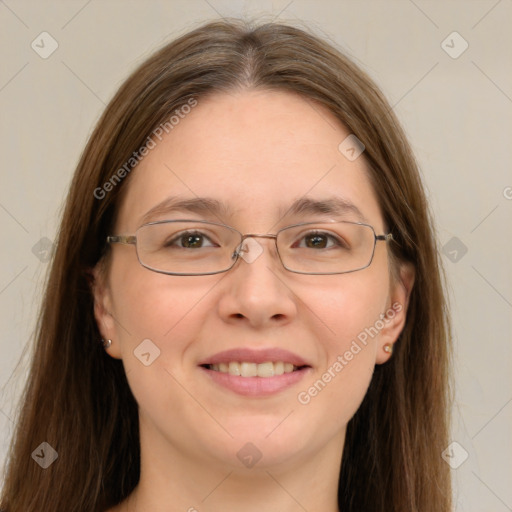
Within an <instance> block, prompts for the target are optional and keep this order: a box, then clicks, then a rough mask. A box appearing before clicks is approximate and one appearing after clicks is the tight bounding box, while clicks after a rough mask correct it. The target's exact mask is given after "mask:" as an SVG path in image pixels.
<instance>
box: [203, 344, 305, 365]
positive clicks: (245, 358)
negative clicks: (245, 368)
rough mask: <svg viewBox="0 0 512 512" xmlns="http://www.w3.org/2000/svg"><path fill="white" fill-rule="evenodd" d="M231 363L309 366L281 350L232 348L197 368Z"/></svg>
mask: <svg viewBox="0 0 512 512" xmlns="http://www.w3.org/2000/svg"><path fill="white" fill-rule="evenodd" d="M231 361H236V362H240V363H242V362H247V363H257V364H260V363H267V362H269V361H272V362H277V361H283V362H284V363H292V364H293V365H294V366H309V365H308V363H307V362H306V361H305V360H304V359H303V358H302V357H300V356H298V355H297V354H294V353H293V352H290V351H289V350H284V349H282V348H266V349H259V350H254V349H250V348H233V349H231V350H224V351H222V352H218V353H217V354H214V355H213V356H209V357H207V358H205V359H203V360H202V361H200V362H199V366H204V365H207V364H219V363H229V362H231Z"/></svg>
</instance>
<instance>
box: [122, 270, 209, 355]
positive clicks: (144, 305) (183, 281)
mask: <svg viewBox="0 0 512 512" xmlns="http://www.w3.org/2000/svg"><path fill="white" fill-rule="evenodd" d="M137 267H139V268H137ZM213 284H214V283H210V284H209V286H207V285H208V283H206V282H205V281H202V282H200V281H193V280H192V279H191V278H190V277H179V276H166V275H164V274H158V273H156V272H152V271H149V270H147V269H144V268H143V267H141V266H140V265H138V264H137V266H136V267H135V268H134V267H133V265H131V266H129V267H128V266H126V267H125V268H123V267H122V266H121V265H119V269H118V271H117V272H116V273H113V275H112V288H113V292H114V293H113V295H114V297H115V300H114V308H113V309H114V315H115V316H116V325H117V334H118V336H119V341H120V345H121V351H122V353H123V356H122V357H123V359H124V358H125V356H129V355H130V353H133V351H134V350H136V348H137V347H138V345H139V344H140V343H141V342H142V341H143V340H146V339H150V340H151V341H152V342H153V343H154V344H155V345H156V346H157V347H158V349H159V350H160V352H161V353H160V356H159V357H161V358H162V361H163V360H166V359H171V358H172V360H173V361H176V356H177V355H178V356H179V353H180V352H182V351H183V350H184V347H185V346H186V344H187V343H190V342H191V340H193V339H194V337H195V334H196V333H195V330H196V329H199V326H200V325H201V318H200V317H201V315H203V314H204V313H201V311H202V309H201V302H202V299H203V298H204V296H205V295H206V294H207V292H208V289H209V287H211V286H213ZM127 360H128V361H129V358H127ZM125 363H126V362H125Z"/></svg>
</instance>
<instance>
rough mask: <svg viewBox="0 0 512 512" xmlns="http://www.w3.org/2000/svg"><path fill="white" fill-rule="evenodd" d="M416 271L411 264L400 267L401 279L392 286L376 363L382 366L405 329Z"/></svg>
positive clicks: (403, 264)
mask: <svg viewBox="0 0 512 512" xmlns="http://www.w3.org/2000/svg"><path fill="white" fill-rule="evenodd" d="M414 278H415V269H414V266H413V265H412V264H411V263H402V264H401V265H400V270H399V277H398V279H396V280H395V281H394V282H393V283H392V284H391V289H390V295H389V299H390V305H389V307H388V308H387V310H386V311H385V313H384V320H383V321H384V328H383V329H382V330H381V332H380V339H379V346H378V348H377V358H376V361H375V362H376V363H377V364H382V363H385V362H386V361H388V360H389V358H390V357H391V355H392V353H393V348H394V344H395V343H396V342H397V340H398V337H399V336H400V333H401V332H402V331H403V329H404V327H405V322H406V319H407V310H408V306H409V299H410V296H411V292H412V288H413V286H414Z"/></svg>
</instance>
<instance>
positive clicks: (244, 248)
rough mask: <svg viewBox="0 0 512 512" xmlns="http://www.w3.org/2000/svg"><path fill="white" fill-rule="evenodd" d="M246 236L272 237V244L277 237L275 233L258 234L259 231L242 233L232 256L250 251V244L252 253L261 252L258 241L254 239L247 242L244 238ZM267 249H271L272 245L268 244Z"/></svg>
mask: <svg viewBox="0 0 512 512" xmlns="http://www.w3.org/2000/svg"><path fill="white" fill-rule="evenodd" d="M248 238H271V239H274V245H275V241H276V239H277V235H272V234H259V233H246V234H245V235H242V238H241V240H240V244H239V245H238V246H237V247H236V249H235V252H234V254H233V256H240V255H243V254H244V253H248V252H251V246H252V252H253V253H254V252H257V253H259V254H261V253H262V252H263V248H262V245H261V244H260V243H258V242H257V241H256V240H254V242H253V243H250V242H249V243H247V242H246V240H247V239H248ZM256 244H257V245H256ZM255 247H257V249H256V251H255V250H254V249H255ZM269 249H271V250H272V246H270V247H269ZM259 254H258V256H259ZM255 256H256V255H255Z"/></svg>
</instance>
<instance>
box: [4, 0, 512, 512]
mask: <svg viewBox="0 0 512 512" xmlns="http://www.w3.org/2000/svg"><path fill="white" fill-rule="evenodd" d="M219 16H245V17H247V16H248V17H254V16H256V17H258V18H259V19H262V20H266V21H270V20H274V19H279V20H281V21H284V22H291V23H293V24H295V25H298V26H303V25H305V26H307V27H310V28H311V29H313V30H314V31H315V32H317V33H318V34H319V35H321V36H323V37H327V38H329V39H330V40H331V41H332V42H334V43H335V44H337V45H338V46H340V47H341V48H342V49H343V50H344V51H345V52H346V53H347V54H348V55H349V56H351V57H352V58H353V59H355V60H356V62H358V63H359V65H360V66H362V68H363V69H365V70H366V71H367V72H368V73H369V74H370V75H371V76H372V77H373V78H374V79H375V81H376V82H377V83H378V84H379V86H380V87H381V88H382V89H383V91H384V93H385V94H386V96H387V97H388V99H389V101H390V103H391V105H393V107H394V110H395V112H396V113H397V115H398V117H399V118H400V120H401V121H402V123H403V125H404V127H405V130H406V132H407V134H408V136H409V138H410V141H411V144H412V147H413V149H414V151H415V154H416V155H417V158H418V160H419V163H420V165H421V169H422V173H423V178H424V182H425V186H426V188H427V190H428V195H429V198H430V202H431V204H432V208H433V210H434V212H435V219H436V223H437V231H438V236H439V240H440V243H441V247H443V249H442V252H443V261H444V264H445V266H446V269H447V273H448V276H449V280H450V300H451V303H452V305H451V308H452V309H451V311H452V318H453V322H454V335H455V344H456V383H457V385H456V406H455V409H454V426H453V433H452V440H453V441H456V442H457V443H458V444H457V445H454V446H452V447H451V450H448V452H445V453H444V454H440V456H443V457H444V458H445V460H447V461H449V462H450V463H451V465H452V466H453V467H454V469H453V475H454V481H455V502H456V503H457V506H456V510H457V511H471V512H473V511H475V512H476V511H486V512H489V511H491V510H492V511H494V512H505V511H507V510H512V486H510V482H511V475H512V471H511V469H512V457H511V455H512V454H511V446H512V428H511V426H512V403H511V401H512V379H511V377H510V376H511V373H512V372H511V370H512V364H511V354H512V350H511V344H510V341H511V332H512V314H511V313H512V265H511V263H510V262H511V253H512V237H511V235H512V230H511V224H512V222H511V219H512V173H511V172H510V162H511V160H512V158H511V156H512V155H511V153H512V150H511V141H512V133H511V132H512V126H511V122H510V119H511V114H512V99H511V98H512V72H511V71H512V69H511V63H512V59H511V51H510V49H511V48H512V35H511V34H512V31H511V30H510V26H511V22H512V0H499V1H496V0H489V1H487V0H485V1H484V0H473V1H466V2H456V1H451V2H441V1H420V0H415V1H412V0H399V1H338V2H335V1H329V0H322V1H319V0H314V1H309V0H292V1H290V0H283V1H274V2H272V1H259V2H254V1H252V2H251V1H241V0H240V1H233V0H229V1H228V0H208V1H207V0H190V1H163V0H160V1H157V0H152V1H141V0H139V1H122V2H121V1H100V0H90V1H86V0H81V1H67V2H64V1H46V2H37V1H31V2H27V1H15V0H6V1H2V0H0V55H1V62H2V66H1V69H0V108H1V113H2V114H1V120H0V140H1V141H2V157H1V171H0V172H1V187H0V230H1V231H0V233H1V237H2V252H1V260H0V263H1V264H0V316H1V332H0V351H1V352H0V354H1V355H0V430H1V433H2V435H1V436H0V462H1V461H2V460H3V459H4V458H5V453H6V449H7V446H8V444H9V437H10V435H11V433H12V427H13V423H12V420H11V418H13V417H14V412H15V404H16V397H17V396H18V395H19V391H20V389H21V386H22V384H23V381H24V378H25V375H26V369H27V362H28V355H29V351H30V339H31V336H32V334H33V332H34V328H35V321H36V314H37V308H38V305H39V302H40V300H41V293H42V289H43V280H44V276H45V272H46V270H47V266H48V263H47V259H48V254H49V252H48V251H51V243H52V241H53V240H54V239H55V235H56V230H57V226H58V219H59V215H60V208H61V205H62V203H63V200H64V197H65V195H66V192H67V189H68V186H69V182H70V179H71V176H72V173H73V170H74V167H75V165H76V163H77V161H78V158H79V155H80V153H81V151H82V149H83V147H84V144H85V142H86V140H87V137H88V136H89V135H90V133H91V130H92V127H93V125H94V124H95V122H96V120H97V119H98V117H99V115H100V113H101V112H102V110H103V108H104V106H105V104H106V103H107V102H108V100H109V99H110V98H111V96H112V95H113V93H114V92H115V91H116V89H117V88H118V86H119V85H120V84H121V83H122V81H123V80H124V78H126V76H127V75H128V73H129V72H130V71H131V70H132V69H133V68H134V67H135V66H136V65H137V64H138V63H140V62H141V61H142V60H144V58H145V57H147V56H148V55H149V54H150V53H151V52H152V51H153V50H155V49H156V48H158V47H160V46H162V45H163V44H164V43H166V42H168V41H169V40H171V39H173V38H174V37H176V36H178V35H181V34H183V33H184V32H186V31H188V30H190V29H193V28H195V27H196V26H198V25H199V24H201V23H202V22H204V21H206V20H209V19H214V18H218V17H219ZM43 31H46V32H48V33H49V34H50V35H51V37H52V38H53V39H54V40H55V41H56V43H57V44H58V48H57V49H56V51H55V52H54V53H52V54H51V55H49V56H47V58H42V56H41V55H43V56H46V55H45V52H49V50H51V44H55V43H52V41H51V39H50V38H49V36H46V35H43V36H40V34H41V33H42V32H43ZM454 31H455V32H457V33H458V35H457V34H452V33H453V32H454ZM33 41H34V43H33V44H34V49H33V48H32V47H31V44H32V42H33ZM443 41H444V42H443ZM465 42H467V44H468V48H467V49H466V50H465V51H464V52H463V53H461V54H460V55H459V53H460V52H461V51H462V50H463V49H464V47H465V44H466V43H465ZM455 57H456V58H455ZM465 251H467V252H465ZM40 441H41V442H42V441H44V440H43V439H41V440H40ZM34 448H35V447H34ZM466 454H467V459H466V458H465V457H466ZM447 463H448V462H447Z"/></svg>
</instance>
